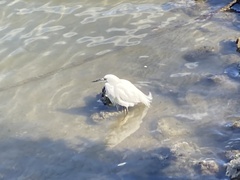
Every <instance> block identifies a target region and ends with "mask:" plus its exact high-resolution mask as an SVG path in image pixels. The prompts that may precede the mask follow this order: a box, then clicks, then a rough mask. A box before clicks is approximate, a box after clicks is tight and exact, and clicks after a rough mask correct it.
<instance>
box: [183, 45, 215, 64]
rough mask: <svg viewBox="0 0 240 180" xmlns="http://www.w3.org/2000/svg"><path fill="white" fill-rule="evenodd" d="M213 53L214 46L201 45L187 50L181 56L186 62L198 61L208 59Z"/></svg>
mask: <svg viewBox="0 0 240 180" xmlns="http://www.w3.org/2000/svg"><path fill="white" fill-rule="evenodd" d="M213 55H215V53H214V47H211V46H202V47H199V48H197V49H195V50H193V51H189V52H187V53H186V54H185V55H184V56H183V58H184V59H185V60H186V61H188V62H198V61H202V60H207V59H210V58H209V57H211V56H213Z"/></svg>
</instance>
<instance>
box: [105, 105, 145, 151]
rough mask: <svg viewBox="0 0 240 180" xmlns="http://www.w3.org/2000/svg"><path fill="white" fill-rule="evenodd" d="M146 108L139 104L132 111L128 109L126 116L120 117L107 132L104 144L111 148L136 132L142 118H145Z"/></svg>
mask: <svg viewBox="0 0 240 180" xmlns="http://www.w3.org/2000/svg"><path fill="white" fill-rule="evenodd" d="M147 111H148V107H146V106H144V105H142V104H139V105H137V106H135V107H134V108H132V109H129V111H128V113H127V114H124V116H120V117H119V119H118V120H117V121H116V123H114V124H113V125H112V126H111V127H110V130H109V133H108V136H107V138H106V144H107V146H108V147H110V148H112V147H114V146H116V145H118V144H119V143H121V142H122V141H123V140H124V139H126V138H127V137H128V136H130V135H131V134H133V133H134V132H136V131H137V130H138V129H139V127H140V125H141V123H142V121H143V118H144V117H145V116H146V114H147Z"/></svg>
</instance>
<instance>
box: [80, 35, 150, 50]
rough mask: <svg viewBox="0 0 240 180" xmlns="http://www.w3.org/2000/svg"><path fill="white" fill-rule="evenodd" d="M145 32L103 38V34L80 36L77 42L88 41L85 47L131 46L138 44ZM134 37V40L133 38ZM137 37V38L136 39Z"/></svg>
mask: <svg viewBox="0 0 240 180" xmlns="http://www.w3.org/2000/svg"><path fill="white" fill-rule="evenodd" d="M146 35H147V34H141V35H135V36H134V35H133V36H114V37H110V38H106V39H105V38H104V37H103V36H98V37H90V36H87V37H82V38H80V39H78V40H77V43H79V44H81V43H85V42H90V43H88V44H87V47H94V46H98V45H103V44H114V45H115V46H133V45H137V44H139V43H140V42H141V41H140V40H141V39H142V38H144V37H145V36H146ZM133 39H135V41H134V40H133ZM136 39H138V40H136Z"/></svg>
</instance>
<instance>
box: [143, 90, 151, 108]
mask: <svg viewBox="0 0 240 180" xmlns="http://www.w3.org/2000/svg"><path fill="white" fill-rule="evenodd" d="M141 102H142V103H143V104H145V105H146V106H147V107H150V103H151V102H152V94H151V93H150V92H149V94H148V96H147V95H145V97H144V96H143V98H142V99H141Z"/></svg>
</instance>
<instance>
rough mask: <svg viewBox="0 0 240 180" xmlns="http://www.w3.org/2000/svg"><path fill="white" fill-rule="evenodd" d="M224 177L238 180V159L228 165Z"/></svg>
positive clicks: (239, 169) (239, 160) (239, 176)
mask: <svg viewBox="0 0 240 180" xmlns="http://www.w3.org/2000/svg"><path fill="white" fill-rule="evenodd" d="M226 175H227V176H228V177H230V179H232V180H237V179H240V158H236V159H233V160H231V161H230V162H229V163H228V165H227V171H226Z"/></svg>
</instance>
